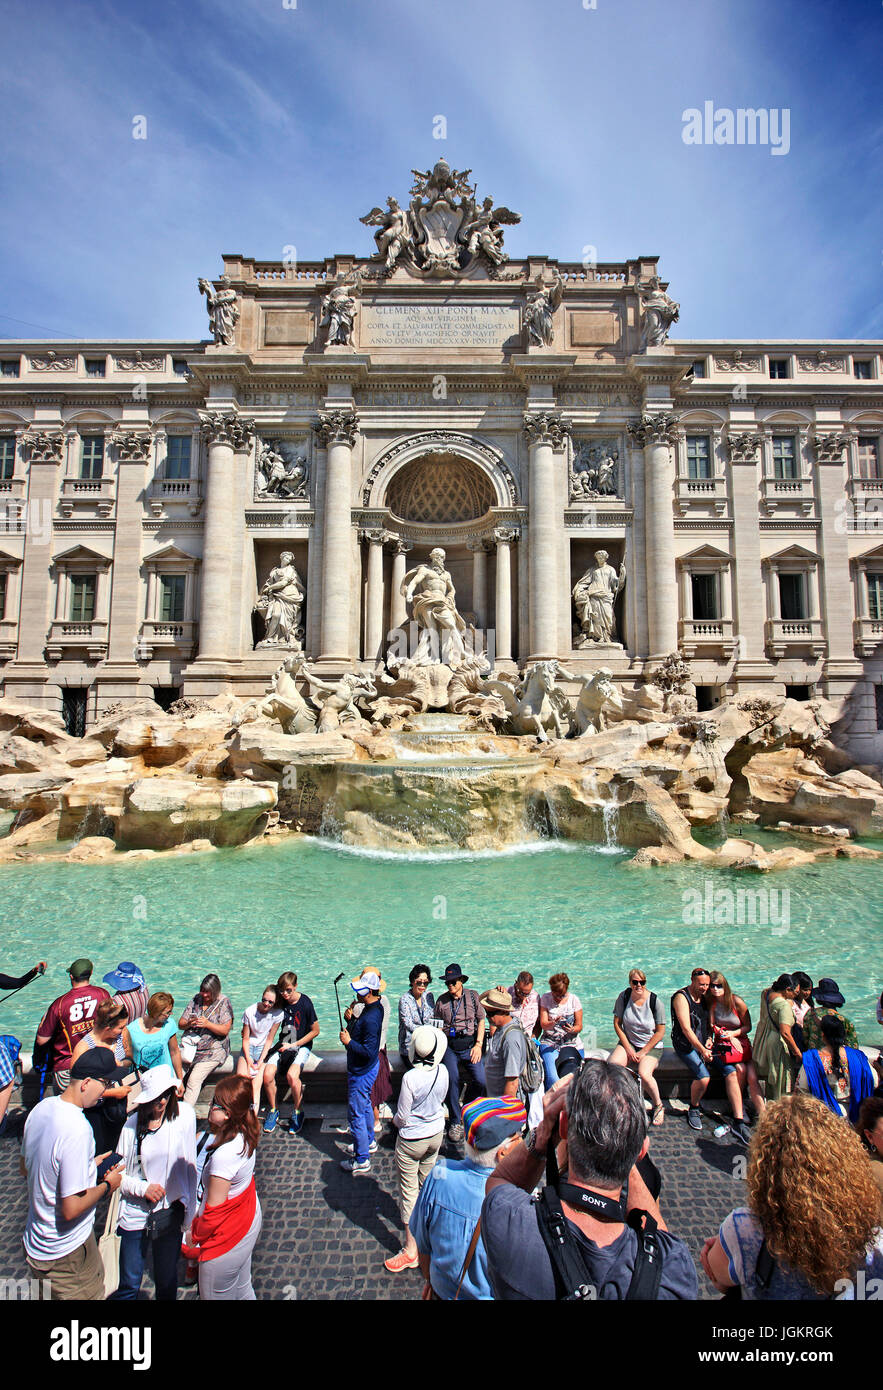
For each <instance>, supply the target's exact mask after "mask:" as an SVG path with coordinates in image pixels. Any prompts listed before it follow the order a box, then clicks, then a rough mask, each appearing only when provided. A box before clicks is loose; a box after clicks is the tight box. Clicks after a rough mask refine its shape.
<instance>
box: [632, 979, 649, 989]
mask: <svg viewBox="0 0 883 1390" xmlns="http://www.w3.org/2000/svg"><path fill="white" fill-rule="evenodd" d="M646 983H647V981H646V980H629V984H630V985H631V987H632V989H640V988H641V986H642V985H645V984H646Z"/></svg>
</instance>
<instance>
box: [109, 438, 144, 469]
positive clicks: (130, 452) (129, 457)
mask: <svg viewBox="0 0 883 1390" xmlns="http://www.w3.org/2000/svg"><path fill="white" fill-rule="evenodd" d="M110 442H111V444H112V445H113V446H114V448H115V449H116V455H117V458H118V459H119V461H120V462H121V463H146V462H147V460H148V459H149V457H150V445H151V442H152V441H151V436H150V433H149V431H148V432H147V433H146V434H142V433H140V432H136V431H135V430H121V431H120V432H119V433H118V434H115V435H113V436H112V438H111V441H110Z"/></svg>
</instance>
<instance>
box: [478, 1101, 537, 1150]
mask: <svg viewBox="0 0 883 1390" xmlns="http://www.w3.org/2000/svg"><path fill="white" fill-rule="evenodd" d="M525 1124H527V1111H526V1110H525V1108H524V1105H523V1104H522V1102H521V1101H520V1100H516V1099H515V1097H514V1096H481V1097H480V1098H479V1099H478V1100H473V1101H470V1103H469V1104H468V1105H464V1106H463V1129H464V1131H465V1137H466V1143H467V1144H471V1145H472V1147H473V1149H495V1148H496V1147H497V1145H498V1144H502V1142H503V1140H504V1139H511V1138H512V1136H513V1135H514V1134H517V1133H518V1132H519V1130H520V1129H521V1127H522V1126H523V1125H525Z"/></svg>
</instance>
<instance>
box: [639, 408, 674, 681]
mask: <svg viewBox="0 0 883 1390" xmlns="http://www.w3.org/2000/svg"><path fill="white" fill-rule="evenodd" d="M629 433H630V434H631V435H633V436H634V438H635V440H636V441H637V443H638V444H639V445H640V447H641V448H642V449H643V451H644V535H645V557H646V569H647V636H648V646H649V649H650V650H649V652H648V655H649V656H650V657H662V656H666V655H667V654H668V653H669V652H673V651H676V650H677V644H678V581H677V572H676V570H675V528H674V511H673V506H672V500H673V492H674V478H675V472H674V454H673V451H672V447H671V446H672V445H673V444H674V442H675V440H676V438H677V420H676V418H675V416H674V415H669V414H664V413H661V412H660V413H659V414H655V415H651V414H646V415H642V416H641V419H640V420H639V421H637V422H636V423H635V424H632V425H629Z"/></svg>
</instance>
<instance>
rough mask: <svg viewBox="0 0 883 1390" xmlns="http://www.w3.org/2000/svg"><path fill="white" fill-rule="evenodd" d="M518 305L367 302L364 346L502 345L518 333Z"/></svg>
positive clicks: (363, 318) (363, 328)
mask: <svg viewBox="0 0 883 1390" xmlns="http://www.w3.org/2000/svg"><path fill="white" fill-rule="evenodd" d="M520 327H521V317H520V314H519V312H518V310H517V309H515V308H510V307H508V306H505V305H502V304H366V305H364V306H363V308H362V314H361V334H360V342H361V344H362V346H364V347H488V348H494V347H496V348H498V347H502V346H503V344H504V343H505V342H506V341H507V339H509V338H511V337H513V336H514V335H515V334H517V333H518V332H519V330H520Z"/></svg>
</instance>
